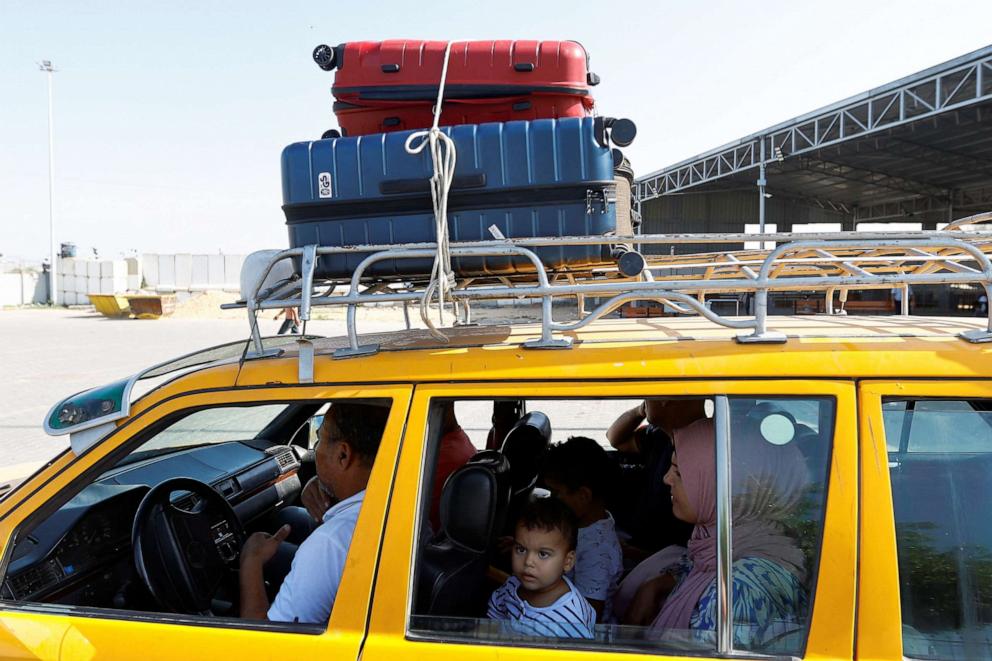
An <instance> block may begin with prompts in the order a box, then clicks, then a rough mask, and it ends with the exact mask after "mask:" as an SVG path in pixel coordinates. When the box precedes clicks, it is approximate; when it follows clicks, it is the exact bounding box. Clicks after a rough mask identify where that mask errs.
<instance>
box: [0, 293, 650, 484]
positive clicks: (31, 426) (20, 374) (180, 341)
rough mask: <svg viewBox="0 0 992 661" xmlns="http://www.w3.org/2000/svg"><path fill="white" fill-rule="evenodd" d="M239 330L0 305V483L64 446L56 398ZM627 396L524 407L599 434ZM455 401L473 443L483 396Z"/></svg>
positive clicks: (272, 327) (236, 321)
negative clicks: (51, 418) (50, 419)
mask: <svg viewBox="0 0 992 661" xmlns="http://www.w3.org/2000/svg"><path fill="white" fill-rule="evenodd" d="M392 317H396V318H395V319H393V318H392ZM400 319H402V317H401V316H400V314H399V312H398V311H397V313H396V314H392V313H391V311H385V310H383V311H382V314H380V315H379V316H376V317H374V318H370V319H366V320H362V321H361V322H360V324H359V329H360V331H361V332H379V331H384V330H397V329H399V328H401V327H402V322H401V321H399V320H400ZM260 324H261V331H262V333H263V334H264V335H274V334H275V333H276V331H277V330H278V327H279V325H280V322H279V321H273V320H272V319H271V318H264V319H262V320H261V321H260ZM307 331H308V332H312V333H315V334H318V335H324V336H336V335H342V334H344V333H345V326H344V323H343V321H340V320H315V321H311V322H310V324H309V326H308V328H307ZM247 337H248V322H247V319H246V318H226V319H217V318H214V319H206V318H204V319H200V318H162V319H157V320H138V319H110V318H107V317H103V316H101V315H99V314H97V313H95V312H93V311H90V310H84V309H68V310H67V309H64V308H59V309H55V310H52V309H48V308H29V309H14V310H0V366H2V367H3V369H2V373H3V380H2V381H0V402H3V406H2V407H0V483H3V482H6V481H7V480H13V479H16V478H18V477H25V476H27V475H29V474H30V473H32V472H33V471H34V470H35V469H36V468H37V467H38V466H40V465H42V464H43V463H44V462H45V461H47V460H49V459H51V458H52V457H54V456H56V455H57V454H58V453H60V452H62V451H63V450H64V449H65V448H67V447H68V445H69V439H68V437H67V436H55V437H53V436H48V435H47V434H45V432H44V430H43V428H42V421H43V419H44V417H45V415H46V414H47V413H48V411H49V410H50V409H51V407H52V406H53V405H54V404H55V403H56V402H58V401H60V400H62V399H63V398H65V397H67V396H69V395H72V394H74V393H77V392H80V391H82V390H86V389H89V388H93V387H95V386H99V385H103V384H106V383H110V382H112V381H115V380H117V379H121V378H124V377H127V376H130V375H131V374H134V373H135V372H138V371H140V370H142V369H144V368H146V367H150V366H152V365H155V364H157V363H161V362H164V361H167V360H169V359H172V358H176V357H178V356H181V355H183V354H187V353H190V352H193V351H197V350H200V349H205V348H208V347H211V346H215V345H218V344H223V343H225V342H233V341H237V340H243V339H246V338H247ZM633 404H634V402H628V401H612V402H602V403H600V404H599V405H595V406H591V405H590V404H589V402H585V401H581V400H579V401H557V402H541V403H539V402H533V403H532V404H531V405H530V408H531V409H532V410H534V409H537V408H540V409H541V410H544V411H545V412H546V413H547V414H548V415H549V416H551V419H552V424H553V426H554V440H564V439H565V438H567V437H568V436H571V435H584V436H591V437H592V438H595V439H596V440H598V441H600V442H601V443H604V444H605V431H606V427H608V426H609V424H610V422H611V421H612V420H613V419H615V418H616V416H617V415H619V413H621V412H622V411H624V410H626V409H627V408H629V407H630V406H631V405H633ZM456 411H457V412H458V416H459V420H460V422H461V424H462V426H463V427H464V428H465V431H466V432H467V433H468V434H469V436H470V438H471V439H472V441H473V443H475V444H476V445H477V446H480V447H481V446H483V445H484V444H485V438H486V434H487V433H488V431H489V427H490V424H491V421H490V416H491V414H492V405H491V404H488V403H485V402H472V401H465V402H459V404H458V406H457V407H456Z"/></svg>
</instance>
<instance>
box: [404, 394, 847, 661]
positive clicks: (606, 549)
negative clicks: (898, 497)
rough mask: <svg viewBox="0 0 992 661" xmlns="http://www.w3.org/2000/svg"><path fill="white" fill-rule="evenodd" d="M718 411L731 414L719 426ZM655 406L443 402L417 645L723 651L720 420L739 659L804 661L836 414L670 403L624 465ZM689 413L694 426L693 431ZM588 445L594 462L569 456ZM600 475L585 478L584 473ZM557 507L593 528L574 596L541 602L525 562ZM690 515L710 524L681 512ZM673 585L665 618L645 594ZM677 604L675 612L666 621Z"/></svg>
mask: <svg viewBox="0 0 992 661" xmlns="http://www.w3.org/2000/svg"><path fill="white" fill-rule="evenodd" d="M715 399H719V400H721V401H722V402H723V403H724V405H725V408H724V410H723V412H722V413H720V412H717V414H716V415H714V410H715V408H716V407H715ZM642 401H644V400H640V399H637V400H631V399H556V400H548V399H526V400H523V399H522V400H519V402H517V403H516V405H515V406H514V405H509V406H508V404H514V403H512V402H504V401H495V402H494V401H493V400H455V401H447V400H439V401H436V402H434V403H433V405H432V409H431V416H430V428H429V431H428V439H429V442H428V446H427V450H426V457H425V462H424V473H423V476H422V478H421V479H422V482H421V484H422V487H421V496H422V498H421V502H420V515H419V520H420V528H419V531H420V532H419V545H418V549H417V557H416V564H415V577H414V583H413V585H414V591H413V596H412V603H411V604H410V618H409V626H408V637H410V638H411V639H414V640H446V641H451V640H457V641H460V642H466V643H477V644H487V645H509V646H523V647H554V648H560V647H570V648H574V649H589V650H596V649H606V648H608V649H609V650H610V651H613V652H616V651H631V652H642V653H643V652H645V651H648V652H651V653H668V654H675V655H699V654H706V655H709V654H713V653H716V652H717V649H718V641H717V635H716V632H717V629H718V627H719V626H720V622H719V616H718V612H719V609H718V608H717V600H718V599H717V586H716V576H715V568H714V564H713V563H714V562H715V556H716V550H715V546H714V543H713V542H707V541H706V539H707V538H709V537H711V536H715V528H714V525H715V520H714V517H715V507H716V504H715V497H716V493H715V485H716V482H717V476H716V472H717V471H716V463H715V456H714V452H715V450H714V448H715V439H716V436H715V434H716V424H717V420H716V418H717V417H719V418H720V419H722V420H724V421H729V425H728V429H729V437H728V439H727V440H728V442H729V449H730V464H731V471H730V474H731V481H730V497H731V498H730V499H731V502H732V504H733V506H732V513H731V516H730V523H731V529H732V540H733V542H732V548H731V554H732V557H733V563H732V566H731V576H732V579H733V580H732V585H733V589H732V591H731V592H730V595H731V596H730V599H731V601H732V604H731V612H732V613H733V614H734V615H733V621H732V623H731V627H730V628H731V631H732V638H733V642H732V649H733V650H735V651H745V652H754V653H761V654H787V655H794V656H801V655H802V654H803V651H804V649H805V645H806V639H807V635H808V632H809V626H810V618H811V614H812V609H813V600H814V594H815V583H816V576H817V572H818V567H819V556H820V547H821V541H822V535H823V522H824V515H825V510H826V497H827V483H828V477H829V474H828V471H829V465H830V455H831V447H832V442H833V434H834V427H835V413H836V403H835V401H834V400H833V399H832V398H829V397H786V396H778V395H771V394H770V395H769V396H767V397H761V398H755V397H719V398H710V399H705V398H699V397H696V398H692V397H682V398H671V399H669V400H666V402H665V403H664V407H665V410H666V411H668V413H666V414H664V416H668V418H667V420H668V421H667V422H666V423H664V424H658V425H647V424H646V422H645V421H644V420H643V418H641V419H639V420H638V422H637V424H635V425H634V428H635V429H636V431H635V432H634V433H637V434H639V435H641V436H640V441H639V443H638V445H637V446H638V447H639V448H640V451H639V453H638V454H631V453H629V452H626V453H621V452H617V451H615V450H613V448H612V447H611V444H610V442H609V440H608V438H607V431H608V429H610V427H611V425H612V424H613V423H614V421H617V420H618V419H620V418H621V417H622V416H624V415H625V414H627V413H628V412H631V411H632V410H634V411H636V409H637V407H638V406H639V405H640V404H641V403H642ZM668 407H671V408H668ZM501 409H503V410H504V411H505V410H508V409H509V410H515V411H516V415H517V416H518V419H517V420H516V421H515V422H514V423H511V424H509V425H504V427H503V429H508V431H507V432H501V431H499V429H500V425H499V415H500V410H501ZM688 410H692V411H695V413H694V414H692V415H688V417H687V415H686V414H684V412H685V411H688ZM679 411H682V412H683V415H679ZM452 412H453V413H454V418H452V417H451V413H452ZM659 415H661V414H659ZM664 416H662V417H664ZM673 424H677V425H679V426H677V427H675V428H674V429H673V428H671V425H673ZM666 428H667V430H666ZM669 432H673V433H674V435H675V441H674V443H673V441H672V438H671V435H670V434H669ZM577 437H579V438H581V439H584V440H582V441H579V440H577ZM466 441H468V442H470V444H471V451H466ZM580 446H581V447H583V448H585V450H583V451H582V452H578V451H577V450H576V451H574V452H573V451H572V450H569V449H568V448H569V447H574V448H578V447H580ZM627 447H629V446H627ZM680 447H681V448H682V450H683V452H682V453H681V454H680V452H679V451H678V450H677V448H680ZM673 449H674V450H675V452H674V456H673ZM683 455H684V456H683ZM581 457H586V459H582V458H581ZM583 463H584V464H585V466H586V467H585V468H584V469H579V468H576V469H575V470H572V468H574V467H575V466H577V465H579V464H583ZM673 464H674V465H675V466H676V468H675V470H677V471H681V473H682V477H681V480H683V481H684V482H685V484H683V486H682V487H680V490H681V495H674V496H673V486H674V483H673V480H672V478H671V477H670V476H668V477H666V474H668V473H669V471H670V470H673V469H672V466H673ZM690 482H691V484H690ZM585 488H588V489H590V490H592V491H593V493H595V492H599V493H600V496H598V497H597V498H595V499H594V500H597V501H598V502H599V503H600V504H601V505H602V509H601V510H597V509H596V507H593V508H592V509H591V510H590V509H589V508H588V499H586V500H582V498H586V497H587V496H588V494H586V495H585V496H581V497H580V496H577V494H578V493H579V492H580V491H581V490H582V489H585ZM686 492H688V493H690V494H692V495H689V496H688V497H687V496H686ZM686 498H688V501H686ZM542 500H554V501H558V502H559V503H561V504H564V505H565V506H566V507H567V509H568V510H569V511H571V513H572V515H573V519H572V520H573V521H574V522H575V523H576V525H577V534H576V542H577V544H576V546H575V548H573V549H572V551H574V553H575V560H574V566H573V567H571V569H567V570H564V566H563V571H562V572H561V574H562V575H563V576H564V578H565V579H567V581H565V582H564V583H565V587H560V586H559V588H557V589H558V590H559V591H560V592H561V596H559V597H557V599H556V600H554V601H552V602H551V603H544V602H543V601H542V597H541V593H540V592H539V591H538V590H536V589H534V588H528V584H527V581H531V580H532V577H530V576H529V575H528V572H529V571H531V570H529V569H527V567H526V566H525V565H520V564H519V562H518V561H517V560H515V556H521V557H522V555H526V554H527V553H528V542H526V541H524V540H522V539H521V535H526V534H528V533H527V531H528V530H530V528H528V525H529V524H527V523H526V522H527V521H530V520H531V519H529V518H528V517H534V516H537V515H536V514H534V512H537V511H540V510H541V508H542V507H543V506H541V505H536V504H535V503H539V502H540V501H542ZM689 501H691V502H692V503H693V505H694V507H696V508H697V509H699V510H700V511H701V512H702V513H696V514H692V513H689V512H688V511H686V510H685V509H684V507H681V506H680V505H679V502H681V505H683V506H684V505H685V503H686V502H689ZM555 507H557V506H554V507H553V506H548V507H545V508H544V509H549V510H553V509H555ZM559 509H560V508H559ZM563 516H565V518H568V517H567V516H566V515H563ZM562 525H564V524H562ZM694 525H695V526H696V527H695V528H694ZM536 527H538V528H540V526H539V525H538V526H536ZM565 527H566V528H567V526H565ZM690 539H692V540H693V541H692V543H691V544H690ZM690 549H692V550H691V551H690ZM521 554H522V555H521ZM660 576H664V577H666V579H665V581H662V583H663V585H661V586H660V587H659V588H657V589H658V590H660V591H662V592H664V595H663V596H659V597H658V599H657V601H656V603H657V607H656V608H653V609H651V612H644V609H640V610H639V607H638V606H637V602H638V601H639V600H640V597H639V591H640V590H641V589H642V587H644V586H645V585H646V584H648V583H651V582H652V579H655V578H658V577H660ZM555 594H558V593H557V592H556V593H555ZM659 594H660V593H659ZM668 601H670V602H671V604H672V605H671V606H668V607H666V606H665V604H666V603H667V602H668ZM583 604H588V606H589V607H591V609H592V610H591V611H589V610H587V607H586V606H584V605H583ZM590 612H591V613H592V615H591V616H590Z"/></svg>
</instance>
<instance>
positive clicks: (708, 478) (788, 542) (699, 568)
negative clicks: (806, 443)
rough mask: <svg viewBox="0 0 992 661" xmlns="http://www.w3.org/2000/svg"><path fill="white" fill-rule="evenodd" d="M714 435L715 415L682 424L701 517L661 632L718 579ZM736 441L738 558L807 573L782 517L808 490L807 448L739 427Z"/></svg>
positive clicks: (683, 621)
mask: <svg viewBox="0 0 992 661" xmlns="http://www.w3.org/2000/svg"><path fill="white" fill-rule="evenodd" d="M715 439H716V430H715V427H714V422H713V420H698V421H696V422H694V423H692V424H691V425H688V426H687V427H684V428H682V429H680V430H678V431H676V432H675V438H674V442H675V454H676V458H677V459H676V460H677V462H678V467H679V473H680V474H681V475H682V483H683V485H684V486H685V490H686V495H687V497H688V499H689V501H690V503H691V505H692V507H693V509H695V510H696V516H697V521H696V527H695V528H694V529H693V531H692V537H691V538H690V539H689V545H688V554H689V559H690V560H691V561H692V570H691V571H690V572H689V575H688V576H686V577H685V579H683V581H682V583H680V584H679V586H678V588H677V589H676V590H675V591H674V592H672V594H670V595H669V596H668V598H667V599H666V600H665V605H664V606H663V607H662V609H661V612H660V613H658V616H657V617H656V618H655V620H654V622H652V623H651V629H652V631H653V632H656V633H657V632H660V631H662V630H670V629H688V628H689V619H690V618H691V617H692V613H693V611H694V610H695V608H696V604H698V603H699V600H700V598H702V596H703V593H704V592H705V591H706V589H707V588H708V587H709V585H710V584H711V583H712V582H713V581H714V580H715V579H716V450H715ZM731 446H732V448H733V449H732V457H733V461H732V470H731V480H732V488H731V491H732V494H733V501H732V502H733V505H732V515H733V518H732V521H733V534H732V546H733V559H734V560H738V559H739V558H755V557H757V558H765V559H768V560H771V561H772V562H775V563H777V564H778V565H780V566H781V567H783V568H784V569H786V570H788V571H789V572H791V573H792V574H794V575H795V576H796V577H797V578H798V579H799V580H800V581H802V580H804V578H805V575H806V570H805V566H804V565H805V560H804V556H803V553H802V551H801V550H800V549H799V547H798V546H797V545H796V542H795V540H793V539H792V538H791V537H787V536H785V535H783V534H782V528H781V526H780V525H779V523H778V521H780V520H781V519H782V517H784V516H785V515H787V514H788V513H789V512H790V511H791V510H792V509H793V508H794V507H795V506H796V505H797V504H798V503H799V501H800V499H801V498H802V496H803V493H804V487H805V486H806V483H807V472H806V464H805V461H804V460H803V456H802V453H800V451H799V449H798V448H797V447H796V446H795V444H794V443H788V444H786V445H782V446H778V445H773V444H771V443H769V442H767V441H765V440H764V439H763V438H761V437H760V435H759V434H757V433H755V432H748V431H746V430H745V429H742V428H738V427H735V429H734V432H733V434H732V439H731Z"/></svg>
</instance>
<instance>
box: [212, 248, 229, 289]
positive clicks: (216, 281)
mask: <svg viewBox="0 0 992 661" xmlns="http://www.w3.org/2000/svg"><path fill="white" fill-rule="evenodd" d="M207 282H209V283H210V284H211V285H212V286H213V287H214V288H216V289H220V288H221V287H223V286H224V285H225V284H226V283H227V280H226V279H225V278H224V255H207Z"/></svg>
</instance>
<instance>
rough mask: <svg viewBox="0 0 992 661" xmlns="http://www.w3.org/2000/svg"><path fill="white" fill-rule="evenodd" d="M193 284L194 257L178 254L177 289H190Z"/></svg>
mask: <svg viewBox="0 0 992 661" xmlns="http://www.w3.org/2000/svg"><path fill="white" fill-rule="evenodd" d="M191 284H193V255H190V254H189V253H178V254H177V255H176V289H177V290H183V289H186V290H188V289H189V286H190V285H191Z"/></svg>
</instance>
